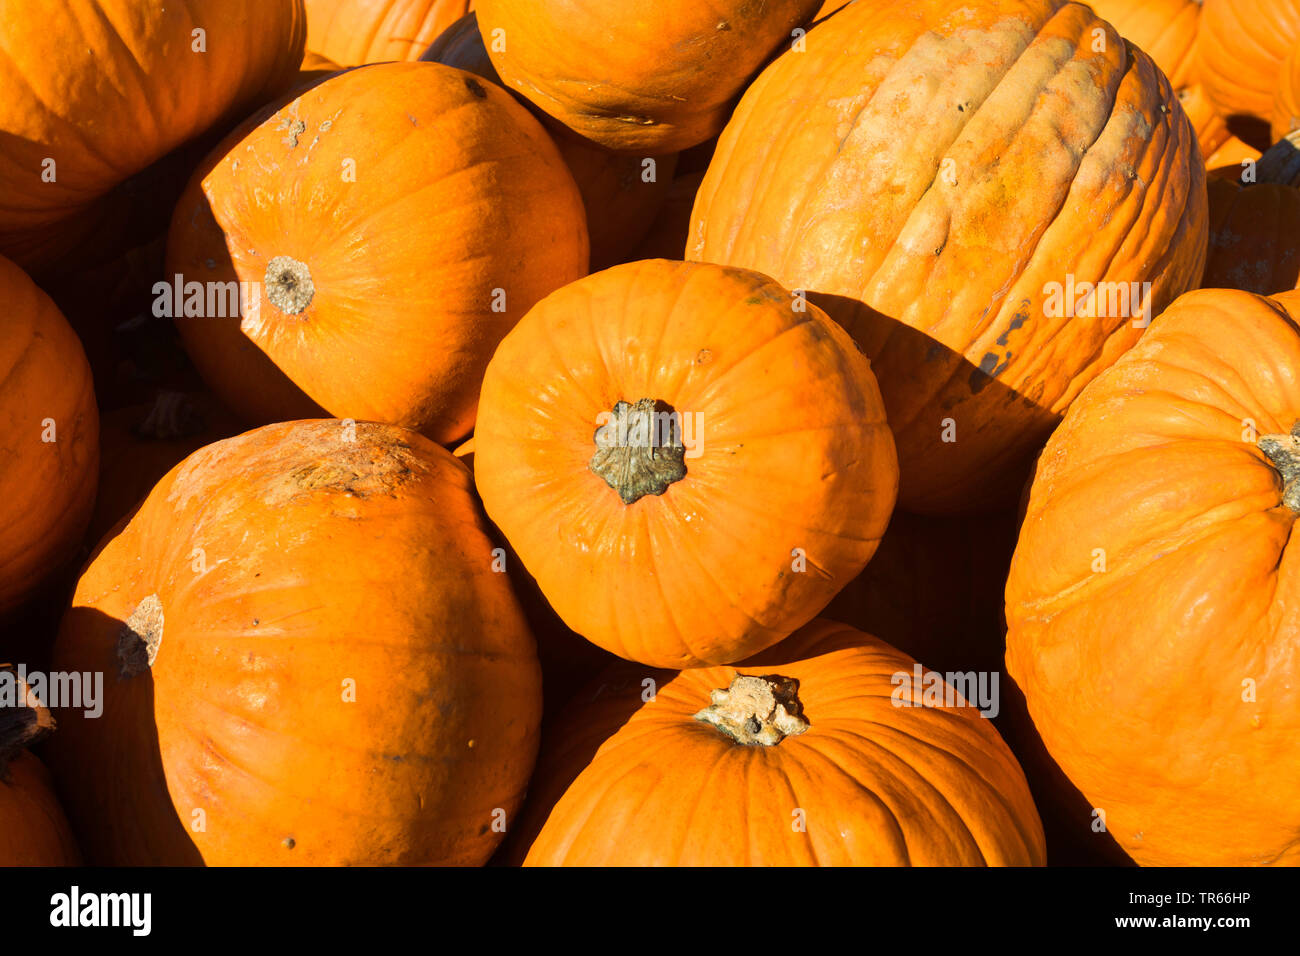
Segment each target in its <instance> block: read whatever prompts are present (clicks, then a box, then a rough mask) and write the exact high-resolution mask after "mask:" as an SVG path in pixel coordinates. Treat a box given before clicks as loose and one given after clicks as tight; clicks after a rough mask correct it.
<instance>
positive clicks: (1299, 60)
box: [1271, 39, 1300, 142]
mask: <svg viewBox="0 0 1300 956" xmlns="http://www.w3.org/2000/svg"><path fill="white" fill-rule="evenodd" d="M1297 128H1300V39H1297V42H1296V44H1295V45H1294V46H1293V47H1292V48H1291V52H1290V53H1288V54H1287V56H1286V59H1285V60H1283V61H1282V69H1281V70H1280V71H1279V73H1278V76H1277V80H1276V81H1275V83H1274V87H1273V124H1272V130H1271V132H1272V139H1273V140H1274V141H1275V142H1276V141H1277V140H1279V139H1281V138H1282V137H1284V136H1286V134H1287V133H1290V132H1291V131H1293V130H1295V129H1297Z"/></svg>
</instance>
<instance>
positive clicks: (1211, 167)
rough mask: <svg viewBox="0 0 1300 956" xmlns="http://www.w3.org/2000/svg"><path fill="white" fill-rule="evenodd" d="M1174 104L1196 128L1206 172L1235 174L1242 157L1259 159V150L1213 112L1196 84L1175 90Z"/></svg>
mask: <svg viewBox="0 0 1300 956" xmlns="http://www.w3.org/2000/svg"><path fill="white" fill-rule="evenodd" d="M1178 103H1179V105H1180V106H1182V108H1183V112H1184V113H1186V114H1187V118H1188V119H1189V120H1191V121H1192V126H1193V127H1194V128H1195V130H1196V140H1197V142H1198V143H1200V146H1201V155H1202V156H1204V157H1205V168H1206V171H1207V172H1208V173H1211V174H1216V175H1226V176H1236V175H1238V174H1239V173H1240V170H1241V162H1242V160H1247V159H1249V160H1256V159H1259V156H1260V152H1259V150H1257V149H1255V148H1254V147H1253V146H1251V145H1250V144H1249V143H1247V142H1245V141H1244V140H1242V139H1241V138H1240V137H1239V136H1237V135H1236V133H1234V132H1233V130H1232V128H1231V127H1230V126H1229V123H1228V120H1226V119H1224V118H1223V117H1222V116H1220V115H1219V114H1218V113H1216V112H1215V110H1214V104H1212V103H1211V102H1210V100H1209V97H1207V96H1206V95H1205V91H1204V90H1203V89H1202V88H1201V87H1200V86H1189V87H1185V88H1184V89H1181V90H1179V91H1178Z"/></svg>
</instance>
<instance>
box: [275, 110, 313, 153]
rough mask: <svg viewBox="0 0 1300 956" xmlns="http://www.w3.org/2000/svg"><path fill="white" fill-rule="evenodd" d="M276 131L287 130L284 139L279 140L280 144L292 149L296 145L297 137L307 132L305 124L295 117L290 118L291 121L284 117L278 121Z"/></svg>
mask: <svg viewBox="0 0 1300 956" xmlns="http://www.w3.org/2000/svg"><path fill="white" fill-rule="evenodd" d="M276 129H277V130H287V133H286V134H285V137H284V139H282V140H280V142H282V143H284V144H285V145H286V146H288V147H289V148H290V149H293V148H294V147H296V146H297V145H298V137H299V136H301V135H302V134H303V133H305V132H306V131H307V124H306V123H304V122H303V121H302V120H300V119H297V118H296V117H295V118H292V121H291V118H290V117H288V116H286V117H285V118H284V119H282V120H280V125H279V126H277V127H276Z"/></svg>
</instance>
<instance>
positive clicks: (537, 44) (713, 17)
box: [476, 0, 821, 156]
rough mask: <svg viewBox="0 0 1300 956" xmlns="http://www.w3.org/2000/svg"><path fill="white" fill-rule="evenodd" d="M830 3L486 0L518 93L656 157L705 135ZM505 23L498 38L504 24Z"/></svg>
mask: <svg viewBox="0 0 1300 956" xmlns="http://www.w3.org/2000/svg"><path fill="white" fill-rule="evenodd" d="M820 5H821V4H820V0H766V2H764V3H753V2H752V0H714V2H711V3H707V4H701V3H675V2H667V0H622V2H620V3H617V4H614V3H610V2H609V0H478V4H477V6H476V12H477V13H478V19H479V27H480V29H481V30H482V31H483V34H484V36H486V37H489V38H491V37H493V36H501V37H502V38H503V39H504V41H505V42H504V43H503V44H494V43H489V45H488V46H489V54H490V55H491V57H492V62H493V64H495V66H496V68H497V72H498V73H499V74H500V75H501V78H502V80H503V81H504V82H505V85H506V87H507V88H508V89H510V90H513V91H515V92H517V93H519V94H520V95H522V96H525V97H527V98H528V99H529V100H531V101H532V102H533V103H534V104H536V105H537V106H538V107H539V108H540V109H542V110H543V111H545V112H546V113H548V114H550V115H551V116H553V117H555V118H556V119H557V120H559V121H560V122H561V123H563V124H564V125H565V126H567V127H569V128H570V129H572V130H573V131H574V132H576V133H578V134H579V135H581V136H585V137H586V138H587V139H590V140H592V141H593V142H595V143H598V144H600V145H602V146H605V147H608V148H610V149H615V150H620V151H623V152H632V153H639V154H641V155H647V156H653V155H660V154H663V153H670V152H677V151H680V150H683V149H686V148H688V147H691V146H694V145H696V144H697V143H702V142H704V141H705V140H706V139H708V138H709V137H710V136H713V135H714V134H716V133H717V132H718V130H720V129H721V128H722V126H723V124H724V123H725V122H726V120H727V114H728V112H729V111H730V108H731V105H732V100H733V99H734V97H735V96H736V94H737V93H739V92H740V91H741V89H743V87H744V84H745V83H746V81H747V80H748V79H749V78H750V76H751V75H753V73H754V72H755V71H756V70H757V69H758V68H759V67H760V66H762V64H763V62H764V61H765V60H766V59H767V58H768V56H769V55H771V54H772V53H773V52H775V51H776V50H777V49H778V48H780V47H781V46H782V45H785V44H789V43H791V42H792V41H793V37H792V31H793V30H795V29H796V28H799V27H802V26H805V25H807V24H808V23H809V22H810V21H811V19H812V17H813V14H815V13H816V12H817V9H818V7H819V6H820ZM497 30H501V31H504V32H503V33H502V34H497V33H495V31H497Z"/></svg>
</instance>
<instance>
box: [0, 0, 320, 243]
mask: <svg viewBox="0 0 1300 956" xmlns="http://www.w3.org/2000/svg"><path fill="white" fill-rule="evenodd" d="M28 6H29V4H27V3H26V2H25V0H3V2H0V48H3V49H4V50H5V53H6V55H5V57H4V58H3V60H2V61H0V91H3V94H4V95H3V96H0V254H3V255H7V256H10V257H11V258H13V259H14V260H15V261H17V262H18V263H20V264H21V265H23V266H25V267H27V268H30V269H43V268H44V267H46V266H49V265H50V264H52V263H53V262H54V261H55V260H56V259H57V258H58V257H59V256H61V255H63V254H64V253H66V252H67V251H68V250H69V249H71V248H72V247H73V246H75V245H76V244H77V242H79V241H81V240H82V239H84V238H85V237H86V236H88V235H89V234H90V232H91V231H92V230H93V229H94V228H95V227H97V225H98V222H97V221H96V220H95V217H94V216H92V215H91V214H90V213H91V210H92V206H93V203H94V202H95V200H96V199H98V198H99V197H102V196H103V195H104V194H106V193H107V192H109V190H111V189H112V188H113V187H114V186H116V185H118V184H119V183H121V182H123V181H124V180H126V179H128V178H129V177H131V176H133V175H134V174H136V173H139V172H140V171H141V170H143V169H145V167H147V166H149V165H150V164H151V163H153V162H154V161H155V160H158V159H160V158H161V157H162V156H163V155H165V154H166V153H168V152H170V151H171V150H173V149H175V148H176V147H178V146H180V145H181V144H182V143H185V142H186V141H187V140H190V139H192V138H194V137H196V136H198V135H199V134H201V133H203V132H204V131H205V130H207V129H208V128H209V127H211V126H213V125H214V124H215V123H217V122H218V121H219V120H222V119H223V118H228V119H237V118H238V117H239V115H241V114H243V113H245V112H247V111H248V110H250V109H252V108H254V107H256V106H259V105H260V104H261V103H263V102H265V101H266V100H268V99H270V98H271V97H272V96H273V95H275V94H276V93H277V92H279V91H280V90H282V89H284V88H286V87H287V86H288V85H289V84H290V83H291V82H292V80H293V78H294V74H295V72H296V70H297V68H298V64H299V61H300V60H301V59H302V52H303V37H304V34H305V22H304V17H303V11H302V0H189V2H186V3H157V2H154V0H64V2H60V3H57V4H53V5H51V6H50V7H49V8H48V9H42V10H41V13H40V15H39V16H37V15H35V14H34V12H33V11H31V10H28V9H26V8H27V7H28ZM194 31H199V36H198V37H197V38H196V36H195V34H194ZM199 43H202V44H203V49H202V50H196V49H195V47H196V44H199Z"/></svg>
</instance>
